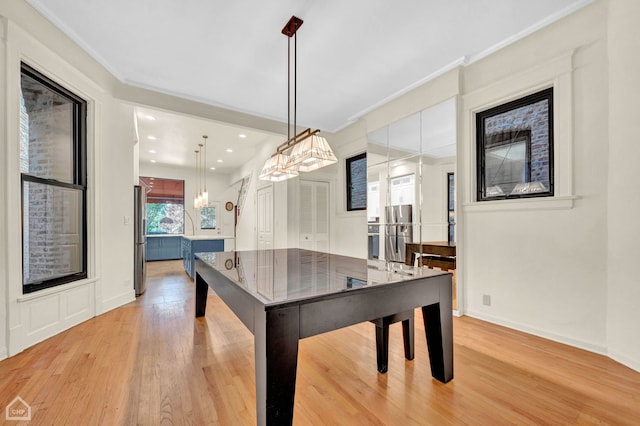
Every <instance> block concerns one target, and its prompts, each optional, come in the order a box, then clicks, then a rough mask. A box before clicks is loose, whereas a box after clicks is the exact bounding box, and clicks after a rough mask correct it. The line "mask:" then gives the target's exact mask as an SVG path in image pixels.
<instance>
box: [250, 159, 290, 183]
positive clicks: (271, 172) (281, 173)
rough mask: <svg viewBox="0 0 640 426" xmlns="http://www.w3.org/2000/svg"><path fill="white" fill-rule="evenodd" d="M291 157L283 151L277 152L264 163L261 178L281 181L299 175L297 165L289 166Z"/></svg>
mask: <svg viewBox="0 0 640 426" xmlns="http://www.w3.org/2000/svg"><path fill="white" fill-rule="evenodd" d="M290 162H291V159H290V158H289V156H288V155H286V154H284V153H282V152H276V153H275V154H273V155H272V156H271V157H269V159H268V160H267V161H266V162H265V163H264V167H263V168H262V171H261V172H260V176H259V178H260V179H262V180H269V181H271V182H280V181H283V180H286V179H290V178H292V177H295V176H298V170H297V169H296V168H295V167H288V165H289V163H290Z"/></svg>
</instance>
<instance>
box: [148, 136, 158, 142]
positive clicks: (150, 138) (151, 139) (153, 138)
mask: <svg viewBox="0 0 640 426" xmlns="http://www.w3.org/2000/svg"><path fill="white" fill-rule="evenodd" d="M147 139H149V140H150V141H155V140H156V139H157V138H156V137H155V136H147Z"/></svg>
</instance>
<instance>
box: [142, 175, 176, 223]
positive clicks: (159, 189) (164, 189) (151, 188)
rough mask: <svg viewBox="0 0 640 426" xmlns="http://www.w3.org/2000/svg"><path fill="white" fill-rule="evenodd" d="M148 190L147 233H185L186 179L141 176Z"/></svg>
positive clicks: (143, 184)
mask: <svg viewBox="0 0 640 426" xmlns="http://www.w3.org/2000/svg"><path fill="white" fill-rule="evenodd" d="M140 185H141V186H142V187H143V188H145V190H146V191H147V205H146V207H147V229H146V233H147V234H183V233H184V181H183V180H180V179H164V178H154V177H140Z"/></svg>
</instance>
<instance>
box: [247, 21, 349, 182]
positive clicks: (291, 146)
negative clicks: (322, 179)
mask: <svg viewBox="0 0 640 426" xmlns="http://www.w3.org/2000/svg"><path fill="white" fill-rule="evenodd" d="M302 22H303V21H302V19H300V18H298V17H296V16H292V17H291V19H289V22H287V24H286V25H285V26H284V28H283V29H282V34H284V35H286V36H287V39H288V40H287V42H288V45H287V53H288V58H287V80H288V85H287V140H286V141H285V142H284V143H282V144H281V145H280V146H278V148H277V149H276V153H275V154H273V155H272V156H271V157H270V158H269V159H267V161H266V162H265V163H264V167H263V168H262V171H261V172H260V179H262V180H270V181H274V182H278V181H282V180H285V179H289V178H292V177H294V176H297V175H298V171H302V172H310V171H312V170H317V169H319V168H321V167H324V166H328V165H329V164H333V163H335V162H337V161H338V159H337V158H336V156H335V154H334V153H333V151H332V150H331V147H330V146H329V143H328V142H327V140H326V139H325V138H323V137H322V136H318V133H320V130H313V131H312V130H311V129H307V130H304V131H302V132H300V133H298V134H295V133H296V131H297V122H296V121H297V120H296V119H297V116H296V114H297V111H296V109H297V108H296V107H297V105H296V97H297V96H296V95H297V61H298V52H297V51H298V47H297V46H298V41H297V40H298V37H297V35H296V32H297V31H298V29H299V28H300V26H302ZM294 36H295V37H294ZM292 37H294V45H293V52H294V53H293V56H294V60H293V133H294V136H293V137H291V38H292Z"/></svg>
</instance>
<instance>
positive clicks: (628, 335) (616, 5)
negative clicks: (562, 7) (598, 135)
mask: <svg viewBox="0 0 640 426" xmlns="http://www.w3.org/2000/svg"><path fill="white" fill-rule="evenodd" d="M638 19H640V2H638V1H637V0H615V1H610V2H609V25H608V34H607V35H608V45H607V48H608V54H609V117H608V118H609V186H608V190H609V217H608V226H607V230H608V233H609V241H608V249H609V250H608V257H607V259H608V271H609V277H608V292H607V294H606V297H607V304H606V306H607V319H608V321H607V340H608V346H609V354H610V356H611V357H612V358H614V359H617V360H619V361H620V362H623V363H625V364H627V365H629V366H630V367H632V368H635V369H636V370H639V371H640V338H638V336H639V335H640V333H638V324H640V278H639V277H640V275H639V274H638V259H640V243H639V239H640V223H639V222H638V212H639V211H640V191H639V190H638V185H637V184H636V182H637V180H638V176H637V175H638V159H639V158H640V143H638V130H637V125H636V123H637V120H638V117H640V104H639V103H638V94H639V93H640V79H638V76H639V75H640V56H639V55H638V52H640V34H639V31H638Z"/></svg>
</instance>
